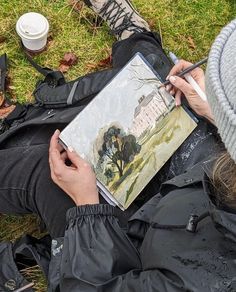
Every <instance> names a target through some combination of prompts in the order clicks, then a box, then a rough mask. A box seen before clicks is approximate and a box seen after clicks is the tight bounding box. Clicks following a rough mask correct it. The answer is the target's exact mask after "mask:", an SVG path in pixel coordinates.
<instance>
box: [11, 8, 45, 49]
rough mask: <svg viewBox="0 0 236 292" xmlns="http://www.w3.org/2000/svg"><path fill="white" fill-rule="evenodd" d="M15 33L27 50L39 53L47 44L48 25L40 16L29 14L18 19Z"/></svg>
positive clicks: (34, 13) (33, 13)
mask: <svg viewBox="0 0 236 292" xmlns="http://www.w3.org/2000/svg"><path fill="white" fill-rule="evenodd" d="M16 31H17V34H18V35H19V36H20V38H21V40H22V43H23V45H24V47H25V48H26V49H27V50H29V51H32V52H40V51H42V50H43V49H44V48H45V46H46V44H47V35H48V31H49V23H48V21H47V19H46V18H45V17H44V16H43V15H42V14H39V13H36V12H29V13H26V14H23V15H22V16H21V17H20V18H19V19H18V21H17V23H16Z"/></svg>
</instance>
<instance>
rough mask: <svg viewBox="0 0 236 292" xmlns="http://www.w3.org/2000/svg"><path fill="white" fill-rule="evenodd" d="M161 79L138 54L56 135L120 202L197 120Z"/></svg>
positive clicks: (130, 199)
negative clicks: (179, 104) (176, 104)
mask: <svg viewBox="0 0 236 292" xmlns="http://www.w3.org/2000/svg"><path fill="white" fill-rule="evenodd" d="M160 85H161V82H160V80H159V79H158V78H157V76H156V75H155V74H154V73H153V71H152V69H151V68H150V67H149V66H148V65H147V63H146V62H145V61H144V59H143V58H142V57H141V55H140V54H136V55H135V57H134V58H133V59H132V60H131V61H130V62H129V63H128V64H127V65H126V66H125V67H124V68H123V69H122V70H121V71H120V72H119V73H118V74H117V75H116V76H115V77H114V78H113V80H112V81H111V82H110V83H109V84H108V85H107V86H106V87H105V88H104V89H103V90H102V91H101V92H100V93H99V94H98V95H97V96H96V97H95V98H94V99H93V100H92V101H91V102H90V103H89V105H88V106H87V107H86V108H85V109H84V110H83V111H82V112H81V113H80V114H79V115H78V116H77V117H76V118H75V119H74V120H73V121H72V122H71V123H70V124H69V125H68V126H67V127H66V128H65V129H64V130H63V131H62V133H61V135H60V139H61V140H62V142H63V143H64V144H65V145H67V146H72V147H73V148H74V149H75V151H76V152H77V153H79V154H80V155H82V157H84V158H85V159H87V160H88V161H89V162H90V163H91V164H92V166H93V168H94V170H95V172H96V176H97V179H98V180H99V181H100V182H101V183H102V184H103V185H104V186H105V188H106V189H107V190H108V191H109V192H110V193H111V194H112V195H113V196H114V198H115V199H116V200H117V201H118V202H119V203H120V204H121V205H122V206H123V207H124V208H127V207H128V206H129V205H130V204H131V203H132V202H133V200H134V199H135V198H136V197H137V196H138V194H139V193H140V192H141V190H142V189H143V188H144V187H145V186H146V185H147V183H148V182H149V181H150V180H151V178H152V177H153V176H154V175H155V174H156V172H157V171H158V170H159V169H160V168H161V167H162V166H163V164H164V163H165V162H166V161H167V160H168V158H169V157H170V156H171V155H172V154H173V153H174V151H175V150H176V149H177V148H178V147H179V146H180V145H181V144H182V142H183V141H184V140H185V139H186V138H187V136H188V135H189V134H190V133H191V131H192V130H193V129H194V127H195V126H196V123H195V122H194V121H193V120H192V119H191V118H190V117H189V115H188V114H187V113H186V112H185V111H184V110H183V109H181V108H180V109H174V110H173V111H172V109H173V106H174V101H173V97H172V96H171V95H170V94H169V93H168V92H166V90H165V89H164V88H161V89H160V90H159V89H158V87H159V86H160Z"/></svg>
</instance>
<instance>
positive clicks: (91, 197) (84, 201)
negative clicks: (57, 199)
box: [74, 191, 99, 206]
mask: <svg viewBox="0 0 236 292" xmlns="http://www.w3.org/2000/svg"><path fill="white" fill-rule="evenodd" d="M74 202H75V204H76V206H83V205H96V204H99V195H98V192H97V191H96V192H94V193H90V194H88V195H84V196H79V197H76V198H75V200H74Z"/></svg>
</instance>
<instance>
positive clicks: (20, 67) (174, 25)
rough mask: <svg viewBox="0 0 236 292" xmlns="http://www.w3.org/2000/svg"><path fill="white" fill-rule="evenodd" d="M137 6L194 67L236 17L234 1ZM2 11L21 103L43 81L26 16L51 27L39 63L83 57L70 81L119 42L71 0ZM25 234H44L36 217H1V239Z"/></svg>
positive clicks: (3, 45)
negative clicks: (18, 27)
mask: <svg viewBox="0 0 236 292" xmlns="http://www.w3.org/2000/svg"><path fill="white" fill-rule="evenodd" d="M133 3H134V5H135V6H136V8H137V9H138V11H139V12H140V14H141V15H142V16H143V17H144V18H146V19H147V20H148V21H149V24H150V25H151V27H152V29H153V30H156V31H158V32H159V33H160V35H161V38H162V43H163V46H164V48H165V49H166V50H167V51H168V50H171V51H174V52H175V53H176V54H177V55H178V56H181V57H182V58H185V59H188V60H190V61H192V62H195V61H197V60H199V59H201V58H203V57H205V56H206V55H207V54H208V52H209V49H210V46H211V44H212V42H213V40H214V38H215V37H216V35H217V34H218V33H219V31H220V29H221V28H222V27H223V26H224V25H225V24H226V23H228V22H229V21H230V20H232V19H233V18H234V17H235V14H236V4H235V1H234V0H212V1H209V0H176V1H173V0H149V1H145V0H133ZM0 7H1V9H0V39H1V38H2V37H4V38H6V39H5V41H3V42H0V55H1V54H3V53H7V54H8V57H9V59H10V64H9V65H10V69H9V76H10V77H11V92H12V96H13V98H14V99H15V100H17V101H19V102H21V103H24V102H32V101H33V96H32V92H33V90H34V86H35V83H36V81H37V80H38V79H39V78H41V76H40V75H39V74H38V73H37V72H36V71H35V70H34V69H33V68H32V67H31V65H29V64H28V62H27V61H26V59H25V58H24V55H23V53H22V51H21V49H20V47H19V39H18V37H17V35H16V32H15V23H16V21H17V19H18V18H19V16H20V15H22V14H23V13H25V12H28V11H37V12H40V13H42V14H44V15H45V16H46V17H47V18H48V20H49V22H50V35H51V41H50V44H49V46H48V49H47V51H45V52H43V53H42V54H40V55H38V56H36V57H35V60H36V61H37V62H39V63H40V64H42V65H43V66H47V67H51V68H54V69H56V68H58V66H59V61H60V60H61V59H62V58H63V55H64V53H66V52H74V53H75V54H76V55H77V56H78V58H79V61H78V64H77V65H76V66H74V67H72V68H71V69H70V70H69V72H68V73H67V74H66V77H67V80H71V79H73V78H76V77H78V76H80V75H82V74H85V73H88V72H90V71H92V70H93V69H92V68H93V67H96V63H97V62H99V60H101V59H104V58H106V57H107V56H108V51H109V48H110V47H111V44H112V42H113V41H114V38H113V36H111V34H110V33H109V29H108V27H107V26H106V25H105V24H103V25H102V26H101V27H94V25H93V20H94V18H95V14H94V13H92V12H91V11H90V10H89V9H87V8H85V7H84V8H83V9H82V10H81V11H80V13H75V12H74V11H72V8H71V6H70V5H69V4H68V2H67V1H62V0H31V1H19V0H11V1H5V0H0ZM25 232H30V233H36V235H37V234H38V231H37V222H36V219H35V218H34V217H33V218H32V216H26V217H12V216H2V217H1V218H0V239H1V240H4V239H6V240H14V239H16V238H17V237H19V236H20V235H21V234H23V233H25ZM26 274H28V277H31V278H34V279H36V282H37V283H38V286H37V289H36V290H37V291H45V290H46V288H45V287H46V286H45V281H44V280H43V277H42V276H40V275H39V276H38V270H34V269H33V270H32V271H30V272H29V271H28V272H27V273H26ZM35 277H36V278H35Z"/></svg>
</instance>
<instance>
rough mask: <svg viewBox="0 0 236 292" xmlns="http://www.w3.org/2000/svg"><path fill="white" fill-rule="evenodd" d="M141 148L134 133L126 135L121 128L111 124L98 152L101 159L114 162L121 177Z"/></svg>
mask: <svg viewBox="0 0 236 292" xmlns="http://www.w3.org/2000/svg"><path fill="white" fill-rule="evenodd" d="M140 150H141V146H140V145H139V144H138V143H137V141H136V138H135V136H134V135H131V134H129V135H126V134H125V132H124V131H123V130H122V129H121V128H119V127H116V126H111V127H110V128H109V129H108V130H107V131H106V132H105V133H104V135H103V143H102V146H101V148H100V150H99V151H98V154H99V156H100V161H102V162H104V161H106V162H107V164H112V165H113V166H114V167H115V168H117V171H118V173H119V177H121V176H123V174H124V168H125V166H126V165H127V163H129V162H131V161H132V160H133V159H134V157H135V155H137V154H138V153H139V152H140ZM105 175H106V174H105Z"/></svg>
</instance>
